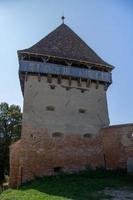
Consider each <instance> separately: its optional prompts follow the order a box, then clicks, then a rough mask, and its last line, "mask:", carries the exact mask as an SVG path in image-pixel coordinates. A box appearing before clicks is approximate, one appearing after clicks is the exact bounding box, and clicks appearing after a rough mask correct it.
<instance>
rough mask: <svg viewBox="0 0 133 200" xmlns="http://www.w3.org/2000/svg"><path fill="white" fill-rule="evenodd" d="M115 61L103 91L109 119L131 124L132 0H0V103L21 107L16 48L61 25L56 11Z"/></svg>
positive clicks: (25, 45) (94, 48)
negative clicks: (105, 92)
mask: <svg viewBox="0 0 133 200" xmlns="http://www.w3.org/2000/svg"><path fill="white" fill-rule="evenodd" d="M63 13H64V15H65V17H66V19H65V23H66V24H67V25H68V26H70V28H71V29H73V30H74V32H76V33H77V34H78V35H79V36H80V37H81V38H82V39H83V40H84V41H85V42H86V43H87V44H88V45H89V46H90V47H91V48H92V49H93V50H94V51H95V52H96V53H97V54H98V55H99V56H100V57H101V58H103V59H104V60H105V61H106V62H108V63H110V64H112V65H113V66H115V69H114V70H113V72H112V76H113V84H112V85H111V86H110V87H109V89H108V91H107V99H108V108H109V116H110V124H111V125H113V124H122V123H133V66H132V65H133V61H132V60H133V0H0V102H7V103H9V104H17V105H20V106H21V107H22V108H23V96H22V93H21V89H20V83H19V77H18V68H19V65H18V58H17V50H21V49H25V48H29V47H30V46H32V45H33V44H35V43H36V42H38V41H39V40H40V39H42V38H43V37H44V36H46V35H47V34H48V33H49V32H51V31H52V30H54V29H55V28H56V27H57V26H59V25H60V24H61V16H62V15H63Z"/></svg>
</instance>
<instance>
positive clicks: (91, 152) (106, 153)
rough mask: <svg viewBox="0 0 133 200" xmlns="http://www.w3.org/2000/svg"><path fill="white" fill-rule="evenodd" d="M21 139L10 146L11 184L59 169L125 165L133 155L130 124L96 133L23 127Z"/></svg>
mask: <svg viewBox="0 0 133 200" xmlns="http://www.w3.org/2000/svg"><path fill="white" fill-rule="evenodd" d="M23 133H25V134H23V137H22V138H21V141H19V142H17V143H15V144H14V145H12V146H11V148H10V166H11V169H10V185H11V186H17V185H19V184H20V183H21V182H26V181H29V180H31V179H34V178H36V177H41V176H44V175H53V174H55V173H57V171H58V170H61V171H63V172H73V171H79V170H81V169H85V168H87V167H88V166H89V167H90V166H91V167H92V168H96V167H107V169H117V168H121V169H126V168H127V162H128V161H129V159H130V158H132V157H133V137H132V133H133V124H132V125H119V126H110V127H108V128H104V129H101V131H100V133H99V134H97V135H94V134H92V135H84V136H83V135H78V134H69V135H67V134H66V135H65V134H62V133H55V134H54V135H53V136H52V135H50V134H49V132H48V130H47V129H35V128H34V129H32V127H28V126H27V127H24V128H23Z"/></svg>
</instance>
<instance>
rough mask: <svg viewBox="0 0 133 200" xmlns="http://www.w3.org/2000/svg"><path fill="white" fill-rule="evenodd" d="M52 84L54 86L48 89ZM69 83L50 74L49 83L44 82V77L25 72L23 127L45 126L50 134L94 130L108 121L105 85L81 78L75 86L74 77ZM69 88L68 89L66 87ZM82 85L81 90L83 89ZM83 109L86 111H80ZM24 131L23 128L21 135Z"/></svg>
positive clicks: (78, 132)
mask: <svg viewBox="0 0 133 200" xmlns="http://www.w3.org/2000/svg"><path fill="white" fill-rule="evenodd" d="M50 85H52V86H53V85H54V86H55V89H51V87H50ZM66 87H68V80H65V79H63V80H62V82H61V84H57V79H55V78H52V83H51V84H49V83H47V78H46V77H41V81H40V82H39V81H38V78H37V76H28V81H27V82H25V93H24V114H23V127H25V126H27V125H28V126H31V127H32V128H33V127H35V128H37V127H38V128H39V129H40V128H43V129H44V128H47V129H48V132H49V134H50V135H51V134H52V133H53V132H57V131H58V132H62V133H66V134H71V133H73V134H82V135H83V134H86V133H91V134H96V133H98V131H99V130H100V129H101V128H102V127H104V126H108V125H109V118H108V110H107V102H106V91H105V90H104V85H102V84H99V87H98V89H96V84H95V83H92V84H91V86H90V88H87V87H86V83H85V82H82V87H80V88H79V87H78V86H77V81H74V80H73V81H72V85H71V87H69V89H68V88H66ZM67 89H68V90H67ZM82 89H84V91H82ZM47 106H53V107H54V109H55V110H54V111H48V110H47ZM79 109H84V110H85V113H80V112H79ZM24 135H25V133H24V132H23V131H22V137H23V136H24Z"/></svg>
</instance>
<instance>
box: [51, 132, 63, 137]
mask: <svg viewBox="0 0 133 200" xmlns="http://www.w3.org/2000/svg"><path fill="white" fill-rule="evenodd" d="M62 136H63V133H61V132H54V133H52V137H62Z"/></svg>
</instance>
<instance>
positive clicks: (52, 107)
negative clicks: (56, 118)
mask: <svg viewBox="0 0 133 200" xmlns="http://www.w3.org/2000/svg"><path fill="white" fill-rule="evenodd" d="M46 110H47V111H54V110H55V107H54V106H47V107H46Z"/></svg>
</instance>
